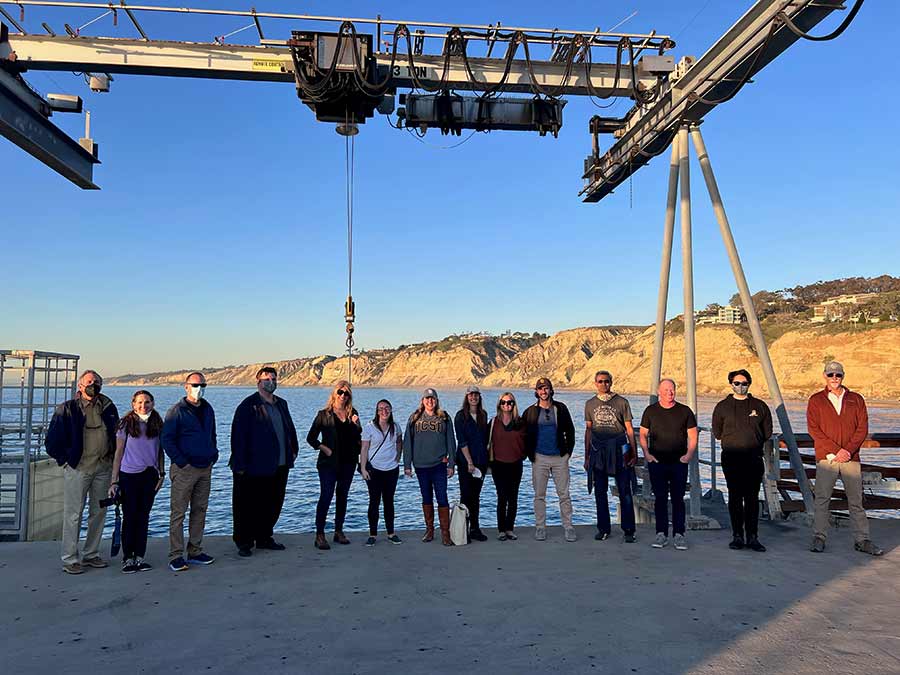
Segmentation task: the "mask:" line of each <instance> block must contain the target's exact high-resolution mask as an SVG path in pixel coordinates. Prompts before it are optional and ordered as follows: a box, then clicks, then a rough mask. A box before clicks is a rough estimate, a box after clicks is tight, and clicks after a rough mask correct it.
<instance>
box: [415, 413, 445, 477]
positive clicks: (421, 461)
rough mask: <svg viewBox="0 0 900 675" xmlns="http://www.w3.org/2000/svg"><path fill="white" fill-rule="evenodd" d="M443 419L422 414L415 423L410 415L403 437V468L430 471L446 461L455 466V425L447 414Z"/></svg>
mask: <svg viewBox="0 0 900 675" xmlns="http://www.w3.org/2000/svg"><path fill="white" fill-rule="evenodd" d="M443 415H444V416H443V417H438V416H436V415H429V414H427V413H422V416H421V417H420V418H419V419H418V420H416V421H415V422H413V417H412V415H410V417H409V421H408V422H407V423H406V434H405V435H404V436H403V468H404V469H409V468H412V467H413V466H415V467H416V468H417V469H430V468H431V467H433V466H437V465H438V464H441V463H443V462H444V461H445V459H446V462H447V466H450V467H452V466H453V455H454V454H456V440H455V439H454V437H453V423H452V422H451V421H450V418H449V416H447V413H444V414H443Z"/></svg>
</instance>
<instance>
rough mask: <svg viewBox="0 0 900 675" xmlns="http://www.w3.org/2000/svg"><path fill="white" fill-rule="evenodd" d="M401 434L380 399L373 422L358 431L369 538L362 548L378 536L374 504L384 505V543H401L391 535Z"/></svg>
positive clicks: (395, 536)
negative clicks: (361, 430) (385, 536)
mask: <svg viewBox="0 0 900 675" xmlns="http://www.w3.org/2000/svg"><path fill="white" fill-rule="evenodd" d="M402 449H403V435H402V434H401V433H400V427H398V426H397V425H396V424H395V423H394V413H393V410H392V408H391V402H390V401H388V400H387V399H381V400H380V401H378V404H377V405H376V406H375V419H373V420H372V421H371V422H369V423H368V424H367V425H366V426H365V428H364V429H363V432H362V452H361V453H360V456H359V464H360V473H361V474H362V477H363V478H364V479H365V481H366V486H367V487H368V488H369V512H368V516H369V538H368V539H367V540H366V546H374V545H375V537H376V536H377V535H378V505H379V504H380V503H381V502H384V527H385V529H386V530H387V538H388V541H389V542H391V543H392V544H399V543H401V541H400V537H398V536H397V535H396V534H395V533H394V492H395V491H396V490H397V477H398V476H399V475H400V461H399V460H400V452H401V451H402Z"/></svg>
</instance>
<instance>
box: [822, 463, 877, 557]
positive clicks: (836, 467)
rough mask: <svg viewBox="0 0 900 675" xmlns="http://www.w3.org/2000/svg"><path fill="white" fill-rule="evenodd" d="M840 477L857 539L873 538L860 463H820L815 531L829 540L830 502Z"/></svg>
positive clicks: (851, 525)
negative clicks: (866, 508)
mask: <svg viewBox="0 0 900 675" xmlns="http://www.w3.org/2000/svg"><path fill="white" fill-rule="evenodd" d="M838 478H840V479H841V482H842V483H843V484H844V492H845V493H846V494H847V510H848V511H849V512H850V528H851V529H852V530H853V538H854V539H855V540H856V541H857V542H860V541H864V540H866V539H868V538H869V521H868V520H866V510H865V509H864V508H863V505H862V473H861V470H860V466H859V462H843V463H838V462H829V461H828V460H827V459H823V460H821V461H819V462H816V484H815V493H816V515H815V520H814V523H813V531H814V533H815V535H816V536H817V537H822V539H824V538H825V531H826V530H827V529H828V514H829V508H828V507H829V502H830V500H831V492H832V491H833V490H834V484H835V483H836V482H837V479H838Z"/></svg>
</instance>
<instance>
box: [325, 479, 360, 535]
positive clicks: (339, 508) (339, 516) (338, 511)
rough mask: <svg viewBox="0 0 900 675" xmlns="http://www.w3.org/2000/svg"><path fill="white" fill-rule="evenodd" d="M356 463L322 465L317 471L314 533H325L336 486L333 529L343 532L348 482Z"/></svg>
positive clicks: (348, 488) (348, 490) (348, 491)
mask: <svg viewBox="0 0 900 675" xmlns="http://www.w3.org/2000/svg"><path fill="white" fill-rule="evenodd" d="M355 470H356V465H355V464H351V463H350V462H344V463H342V464H338V465H337V467H331V466H328V467H322V468H320V469H319V470H318V471H319V502H318V504H316V534H325V521H326V520H327V519H328V509H330V508H331V500H332V499H334V493H335V488H337V503H336V504H335V505H334V531H335V532H343V530H344V518H345V517H346V515H347V497H348V495H349V494H350V483H352V482H353V472H354V471H355Z"/></svg>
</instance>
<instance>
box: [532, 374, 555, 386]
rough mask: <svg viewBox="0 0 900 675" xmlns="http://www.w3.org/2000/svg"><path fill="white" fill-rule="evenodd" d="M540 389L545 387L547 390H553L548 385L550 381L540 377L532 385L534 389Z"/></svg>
mask: <svg viewBox="0 0 900 675" xmlns="http://www.w3.org/2000/svg"><path fill="white" fill-rule="evenodd" d="M541 387H547V388H548V389H553V385H552V384H550V380H549V379H547V378H546V377H542V378H540V379H538V381H537V382H535V383H534V388H535V389H540V388H541Z"/></svg>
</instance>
